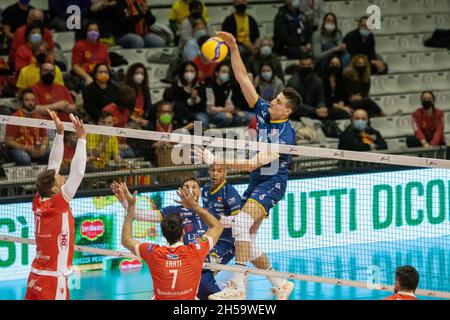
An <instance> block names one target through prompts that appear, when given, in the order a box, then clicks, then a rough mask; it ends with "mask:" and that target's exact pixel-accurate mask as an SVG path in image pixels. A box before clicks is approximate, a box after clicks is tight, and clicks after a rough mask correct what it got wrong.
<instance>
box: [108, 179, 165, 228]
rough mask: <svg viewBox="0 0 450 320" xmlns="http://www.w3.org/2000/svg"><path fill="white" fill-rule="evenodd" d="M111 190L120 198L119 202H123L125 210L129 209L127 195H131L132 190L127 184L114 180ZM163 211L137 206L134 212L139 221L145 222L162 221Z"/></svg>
mask: <svg viewBox="0 0 450 320" xmlns="http://www.w3.org/2000/svg"><path fill="white" fill-rule="evenodd" d="M111 190H112V192H113V193H114V195H115V196H116V198H117V199H118V200H119V202H120V203H121V204H122V206H123V208H124V209H125V211H127V210H128V201H127V197H128V196H131V194H130V191H129V190H128V188H127V186H126V185H125V187H123V186H122V184H120V183H119V182H116V181H114V182H113V183H112V184H111ZM161 217H162V216H161V212H160V211H159V210H153V209H152V210H144V209H139V208H135V212H134V219H135V220H137V221H145V222H158V223H160V222H161Z"/></svg>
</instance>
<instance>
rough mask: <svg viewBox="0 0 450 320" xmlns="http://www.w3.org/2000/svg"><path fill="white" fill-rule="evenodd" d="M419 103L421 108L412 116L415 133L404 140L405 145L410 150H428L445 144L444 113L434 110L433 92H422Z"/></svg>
mask: <svg viewBox="0 0 450 320" xmlns="http://www.w3.org/2000/svg"><path fill="white" fill-rule="evenodd" d="M420 101H421V103H422V107H421V108H418V109H417V110H416V111H414V113H413V114H412V118H413V120H414V126H415V129H416V133H415V135H414V136H411V137H408V138H407V139H406V144H407V145H408V147H410V148H420V147H424V148H429V147H434V146H439V145H443V144H445V137H444V112H443V111H442V110H440V109H436V107H435V105H434V102H435V97H434V94H433V92H431V91H424V92H422V94H421V96H420Z"/></svg>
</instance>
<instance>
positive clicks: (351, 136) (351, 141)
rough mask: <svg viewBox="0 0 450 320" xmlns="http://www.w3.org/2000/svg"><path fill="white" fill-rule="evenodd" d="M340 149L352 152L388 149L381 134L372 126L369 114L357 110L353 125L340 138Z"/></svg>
mask: <svg viewBox="0 0 450 320" xmlns="http://www.w3.org/2000/svg"><path fill="white" fill-rule="evenodd" d="M338 149H341V150H351V151H374V150H384V149H387V144H386V141H385V140H384V139H383V137H382V136H381V134H380V132H378V131H377V130H375V129H373V128H372V127H371V126H370V121H369V116H368V115H367V112H366V111H364V110H361V109H358V110H355V112H353V115H352V123H351V124H350V125H349V126H348V127H347V128H346V129H345V130H344V132H342V134H341V136H340V137H339V146H338Z"/></svg>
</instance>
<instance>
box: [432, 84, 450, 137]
mask: <svg viewBox="0 0 450 320" xmlns="http://www.w3.org/2000/svg"><path fill="white" fill-rule="evenodd" d="M434 96H435V97H436V103H435V104H436V107H437V108H439V109H442V110H444V111H450V91H441V92H435V93H434ZM449 142H450V140H449Z"/></svg>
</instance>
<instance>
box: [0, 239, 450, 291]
mask: <svg viewBox="0 0 450 320" xmlns="http://www.w3.org/2000/svg"><path fill="white" fill-rule="evenodd" d="M0 241H9V242H15V243H24V244H29V245H35V244H36V242H35V240H34V239H27V238H20V237H13V236H7V235H2V234H0ZM75 251H79V252H88V253H93V254H100V255H104V256H111V257H119V258H130V259H139V258H138V257H136V256H135V255H133V254H131V253H128V252H122V251H115V250H107V249H99V248H91V247H86V246H75ZM203 267H204V268H206V269H210V270H220V271H229V272H241V273H245V274H253V275H260V276H270V277H278V278H284V279H291V280H299V281H306V282H315V283H325V284H331V285H337V286H346V287H355V288H362V289H369V290H377V291H386V292H393V291H394V286H388V285H381V284H374V283H371V284H370V286H369V284H368V283H367V282H362V281H353V280H345V279H336V278H327V277H319V276H310V275H303V274H297V273H289V272H279V271H269V270H261V269H251V268H244V267H234V266H228V265H223V264H214V263H206V262H205V263H203ZM416 295H419V296H427V297H435V298H443V299H450V292H442V291H433V290H422V289H417V290H416Z"/></svg>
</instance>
